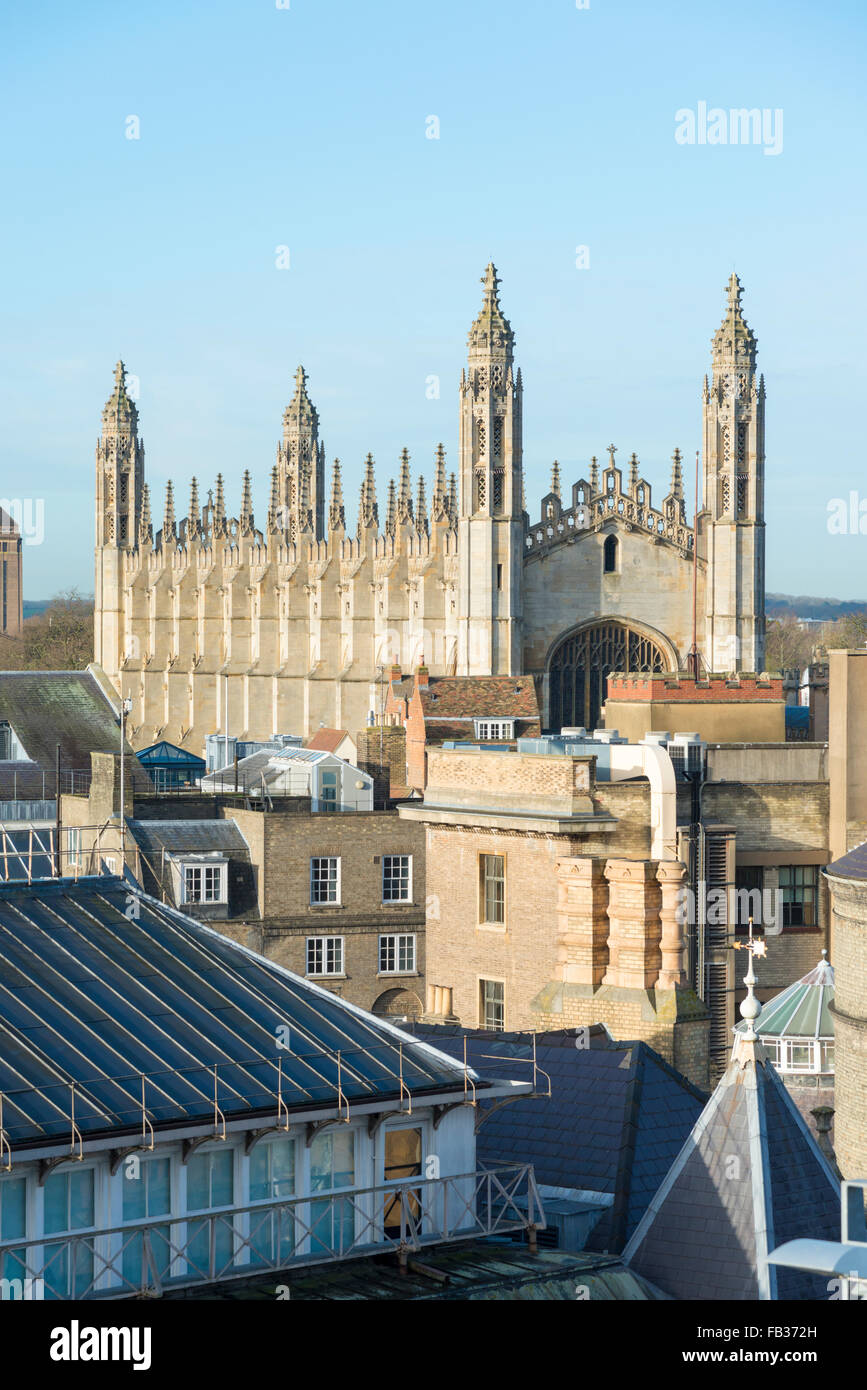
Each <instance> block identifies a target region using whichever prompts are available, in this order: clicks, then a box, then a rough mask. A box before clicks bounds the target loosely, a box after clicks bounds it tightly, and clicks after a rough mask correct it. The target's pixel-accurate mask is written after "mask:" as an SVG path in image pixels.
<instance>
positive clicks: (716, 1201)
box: [623, 1020, 840, 1301]
mask: <svg viewBox="0 0 867 1390" xmlns="http://www.w3.org/2000/svg"><path fill="white" fill-rule="evenodd" d="M756 1026H757V1027H758V1028H759V1029H761V1026H762V1025H761V1020H759V1022H758V1024H757V1025H756ZM839 1221H840V1189H839V1184H838V1182H837V1180H836V1178H835V1177H834V1174H833V1173H832V1172H831V1169H830V1167H829V1166H828V1163H827V1161H826V1159H825V1158H824V1156H823V1155H822V1153H821V1151H820V1149H819V1147H818V1145H817V1144H816V1141H815V1139H814V1138H813V1136H812V1135H811V1134H810V1132H809V1130H808V1129H807V1126H806V1124H805V1123H804V1121H803V1119H802V1118H801V1116H800V1114H799V1113H798V1110H797V1108H796V1106H795V1104H794V1101H793V1100H792V1099H791V1097H790V1095H789V1093H788V1091H787V1090H786V1088H785V1086H784V1084H783V1082H782V1081H781V1080H780V1077H779V1076H778V1075H777V1072H776V1069H775V1068H774V1067H773V1066H772V1064H771V1062H770V1061H769V1059H768V1057H767V1055H766V1054H765V1052H764V1049H763V1048H762V1046H761V1043H759V1042H758V1041H757V1040H753V1039H751V1038H749V1037H743V1036H741V1035H736V1041H735V1046H734V1050H733V1053H732V1059H731V1061H730V1062H729V1065H728V1068H727V1069H726V1072H725V1075H724V1076H723V1078H722V1080H721V1081H720V1083H719V1085H718V1086H717V1088H716V1090H715V1091H714V1093H713V1095H712V1096H711V1098H710V1100H709V1101H708V1103H707V1105H706V1106H705V1108H704V1110H703V1111H702V1114H701V1116H700V1117H699V1120H698V1122H697V1123H696V1125H695V1126H694V1128H693V1130H692V1133H691V1134H690V1136H689V1138H688V1139H687V1141H686V1143H685V1144H684V1146H683V1148H682V1150H681V1152H680V1153H679V1154H678V1156H677V1159H676V1160H675V1162H674V1163H673V1164H672V1166H671V1168H670V1170H669V1172H668V1174H667V1175H666V1177H665V1180H664V1181H663V1183H662V1184H661V1186H660V1188H659V1191H658V1192H657V1193H656V1195H655V1197H654V1198H653V1201H652V1202H651V1204H650V1206H649V1207H648V1209H647V1211H646V1212H645V1214H644V1216H643V1217H642V1220H641V1222H640V1223H639V1226H638V1229H637V1230H636V1231H635V1232H634V1234H633V1235H632V1237H631V1239H630V1241H629V1244H628V1245H627V1247H626V1249H625V1250H624V1252H623V1256H624V1259H625V1261H626V1262H627V1263H628V1264H629V1266H630V1267H631V1268H632V1269H634V1270H636V1271H637V1272H638V1273H639V1274H643V1275H644V1277H645V1278H646V1279H650V1280H651V1281H652V1282H653V1283H655V1284H657V1285H658V1286H659V1287H660V1288H661V1289H663V1290H664V1291H665V1292H666V1293H669V1294H671V1295H672V1297H674V1298H678V1299H690V1300H699V1301H703V1300H715V1299H749V1300H756V1299H826V1298H827V1297H828V1289H827V1283H826V1281H825V1280H823V1279H820V1278H817V1277H816V1276H815V1275H811V1274H807V1273H804V1272H802V1271H800V1270H795V1269H785V1268H777V1267H776V1266H774V1265H767V1263H766V1260H765V1257H766V1256H767V1254H768V1253H769V1251H771V1250H773V1249H774V1248H775V1247H776V1246H779V1245H782V1244H783V1243H784V1242H785V1241H787V1240H790V1239H793V1238H795V1237H796V1236H807V1237H815V1238H819V1239H836V1238H837V1235H838V1232H839Z"/></svg>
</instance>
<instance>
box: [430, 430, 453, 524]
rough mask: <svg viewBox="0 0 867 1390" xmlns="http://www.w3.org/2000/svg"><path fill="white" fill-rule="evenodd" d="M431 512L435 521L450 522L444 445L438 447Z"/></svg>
mask: <svg viewBox="0 0 867 1390" xmlns="http://www.w3.org/2000/svg"><path fill="white" fill-rule="evenodd" d="M431 510H432V515H433V520H434V521H448V515H449V509H448V498H447V495H446V451H445V449H444V447H443V445H442V444H438V445H437V454H436V465H435V467H434V487H433V497H432V499H431Z"/></svg>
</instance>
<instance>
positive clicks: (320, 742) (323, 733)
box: [305, 729, 349, 753]
mask: <svg viewBox="0 0 867 1390" xmlns="http://www.w3.org/2000/svg"><path fill="white" fill-rule="evenodd" d="M345 738H349V733H348V731H347V730H346V729H317V731H316V733H315V734H312V735H311V737H310V738H308V739H307V742H306V744H305V747H306V748H316V749H317V750H318V751H319V752H320V753H336V752H337V750H338V748H339V747H340V745H341V743H342V742H343V740H344V739H345Z"/></svg>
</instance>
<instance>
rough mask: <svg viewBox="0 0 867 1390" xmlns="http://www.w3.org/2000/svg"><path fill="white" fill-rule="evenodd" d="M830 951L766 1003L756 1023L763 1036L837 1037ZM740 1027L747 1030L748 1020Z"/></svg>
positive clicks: (744, 1030) (739, 1028) (824, 953)
mask: <svg viewBox="0 0 867 1390" xmlns="http://www.w3.org/2000/svg"><path fill="white" fill-rule="evenodd" d="M827 954H828V953H827V951H823V952H822V959H821V960H820V961H819V964H818V965H815V966H814V967H813V969H812V970H808V971H807V974H806V975H803V976H802V977H801V979H800V980H796V981H795V983H794V984H793V985H789V986H788V988H787V989H784V990H783V992H782V994H776V995H774V998H773V999H769V1000H768V1002H767V1004H763V1005H762V1012H761V1014H760V1015H759V1019H758V1021H757V1023H756V1031H757V1033H758V1035H759V1037H760V1038H813V1039H816V1038H826V1039H828V1040H829V1041H830V1040H831V1039H832V1038H833V1036H834V1016H833V1014H832V1013H831V1011H830V1009H829V1007H828V1006H829V1004H830V1003H831V1000H832V999H833V998H834V969H833V966H832V965H831V964H830V962H829V961H828V960H827V959H826V957H827ZM737 1031H738V1032H739V1033H745V1032H746V1031H747V1024H746V1023H739V1024H738V1025H737Z"/></svg>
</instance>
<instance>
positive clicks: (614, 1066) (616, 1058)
mask: <svg viewBox="0 0 867 1390" xmlns="http://www.w3.org/2000/svg"><path fill="white" fill-rule="evenodd" d="M409 1030H410V1031H412V1032H413V1033H414V1034H416V1035H417V1036H419V1037H424V1038H428V1039H430V1040H431V1041H432V1042H435V1044H436V1046H437V1047H438V1048H439V1049H440V1050H441V1051H443V1052H449V1053H451V1055H452V1056H453V1057H456V1058H463V1055H464V1053H463V1048H464V1039H465V1038H466V1043H467V1060H468V1062H469V1063H470V1065H471V1066H472V1067H473V1069H474V1070H475V1071H477V1072H478V1073H479V1074H480V1075H496V1076H508V1077H512V1078H513V1079H514V1080H516V1081H529V1080H531V1079H532V1066H531V1065H530V1062H531V1059H532V1055H533V1047H532V1034H529V1033H490V1032H485V1031H484V1030H481V1029H463V1028H460V1027H457V1026H437V1025H431V1024H423V1023H414V1024H411V1025H409ZM589 1042H590V1046H589V1047H583V1048H579V1047H576V1032H575V1030H574V1029H573V1030H566V1031H560V1032H551V1033H538V1034H537V1035H536V1059H537V1063H538V1066H539V1068H540V1069H541V1070H542V1071H543V1072H545V1073H546V1074H547V1075H548V1076H550V1078H551V1091H552V1094H551V1098H550V1100H548V1099H545V1098H544V1097H541V1096H536V1097H529V1098H527V1099H521V1100H517V1101H514V1102H513V1103H511V1104H510V1105H508V1106H505V1107H503V1108H502V1109H500V1110H498V1111H496V1112H495V1113H494V1114H492V1115H491V1117H490V1118H489V1119H486V1120H485V1122H484V1124H482V1126H481V1128H480V1129H479V1134H478V1140H477V1146H478V1148H477V1152H478V1155H479V1158H480V1160H481V1161H482V1162H483V1163H488V1164H493V1163H496V1162H500V1161H516V1162H517V1161H520V1162H523V1163H532V1164H533V1165H534V1167H535V1171H536V1179H537V1181H538V1182H540V1183H547V1184H550V1185H551V1186H552V1187H570V1188H581V1189H586V1190H591V1191H598V1192H609V1193H613V1194H614V1205H613V1206H612V1207H611V1208H609V1209H608V1210H607V1211H606V1212H605V1214H604V1215H603V1216H602V1218H601V1219H600V1221H599V1224H598V1225H597V1226H596V1228H595V1229H594V1231H593V1232H592V1234H591V1236H590V1238H589V1241H588V1248H591V1249H594V1250H620V1249H622V1247H623V1245H624V1243H625V1241H626V1239H627V1238H628V1236H629V1235H630V1234H631V1232H632V1231H633V1230H634V1229H635V1226H636V1225H637V1223H638V1221H639V1218H640V1217H641V1215H642V1214H643V1212H644V1211H645V1209H646V1207H647V1204H648V1203H649V1201H650V1199H651V1197H652V1196H653V1194H654V1192H655V1191H656V1189H657V1188H658V1186H659V1184H660V1183H661V1182H662V1179H663V1178H664V1176H665V1174H666V1172H667V1171H668V1168H669V1166H670V1164H671V1163H672V1162H673V1160H674V1158H675V1157H676V1156H677V1154H678V1152H679V1150H680V1149H681V1147H682V1145H683V1143H684V1140H685V1139H686V1137H687V1135H688V1134H689V1132H690V1129H691V1128H692V1126H693V1124H694V1123H695V1121H696V1120H697V1119H698V1117H699V1115H700V1114H701V1111H702V1107H703V1105H704V1103H705V1101H706V1099H707V1095H706V1093H705V1092H703V1091H700V1090H699V1089H698V1087H696V1086H693V1085H692V1083H691V1082H690V1081H687V1079H686V1077H684V1076H682V1075H681V1074H680V1073H679V1072H677V1071H675V1069H674V1068H673V1067H671V1066H669V1064H668V1063H667V1062H665V1061H664V1060H663V1058H662V1057H660V1056H659V1054H658V1053H656V1052H654V1051H653V1049H652V1048H651V1047H648V1046H647V1044H646V1043H644V1042H615V1041H614V1040H613V1039H611V1038H610V1037H609V1036H608V1034H607V1033H606V1031H605V1030H604V1029H602V1028H594V1029H592V1030H591V1032H590V1037H589ZM538 1084H539V1086H541V1087H544V1088H545V1089H546V1088H547V1086H546V1082H545V1081H544V1079H540V1080H539V1083H538Z"/></svg>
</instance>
